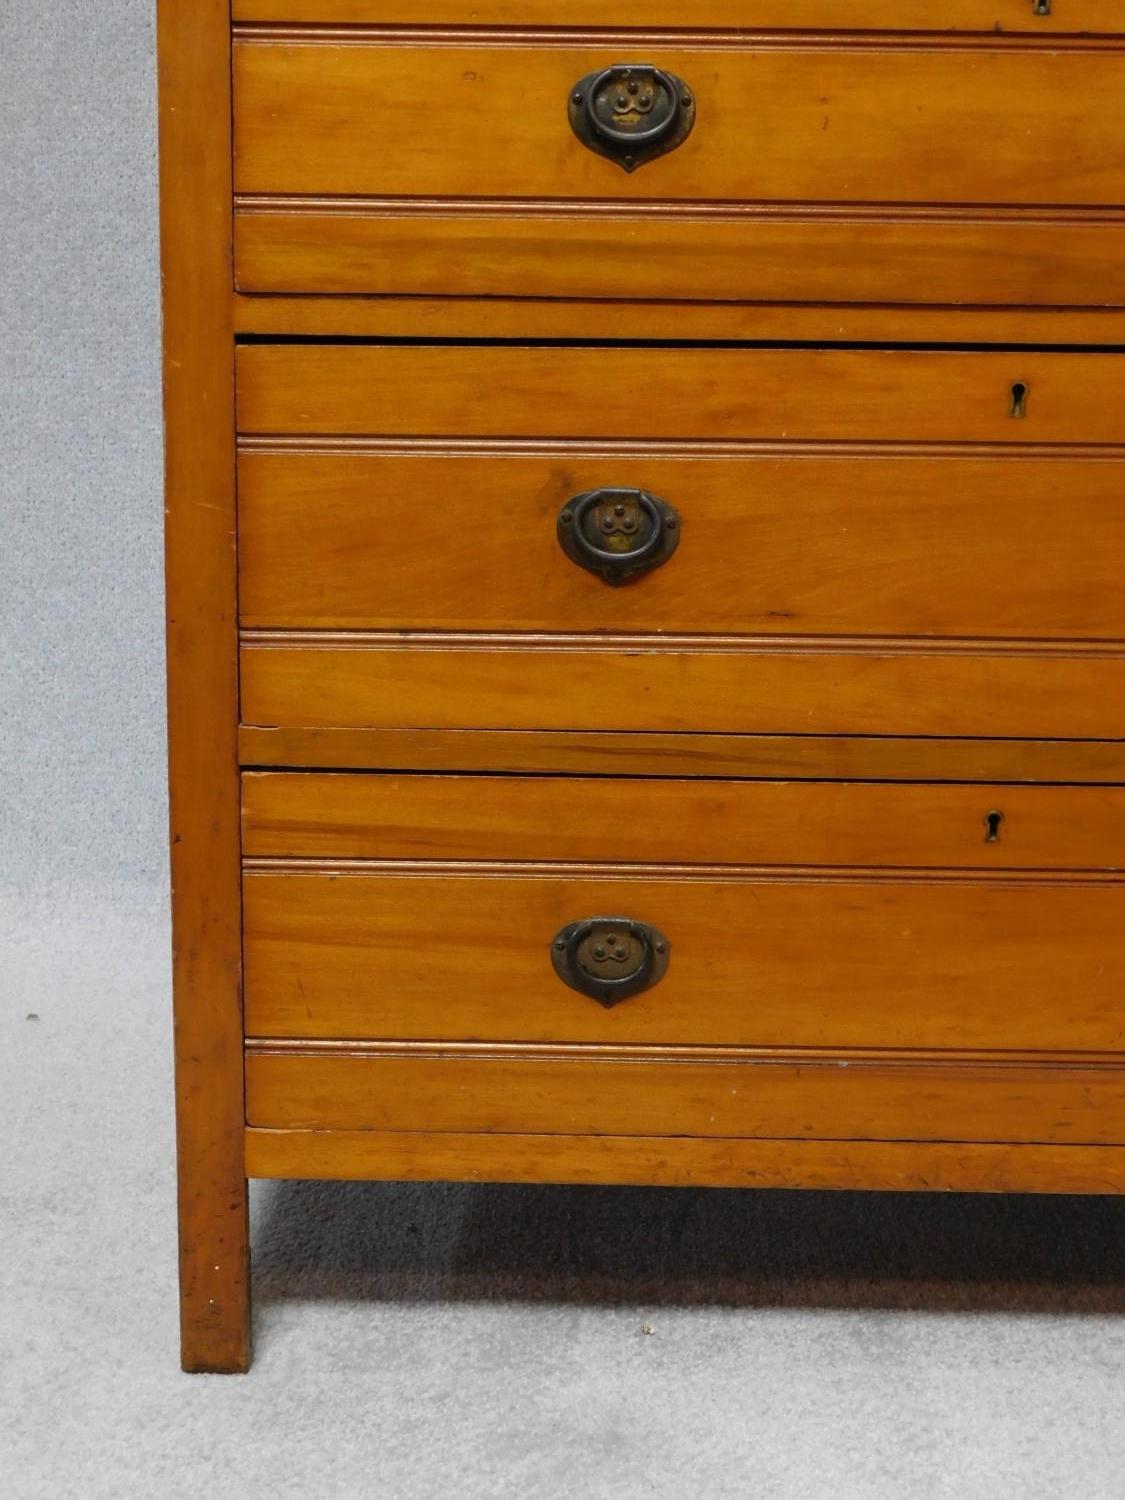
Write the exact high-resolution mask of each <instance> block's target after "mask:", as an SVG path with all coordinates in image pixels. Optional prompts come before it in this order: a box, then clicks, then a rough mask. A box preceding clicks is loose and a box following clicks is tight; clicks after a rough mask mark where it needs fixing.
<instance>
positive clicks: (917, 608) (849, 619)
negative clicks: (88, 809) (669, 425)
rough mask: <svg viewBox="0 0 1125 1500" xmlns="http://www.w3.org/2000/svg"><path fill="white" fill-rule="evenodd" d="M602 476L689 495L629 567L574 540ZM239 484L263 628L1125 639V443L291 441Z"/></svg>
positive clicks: (249, 606) (676, 498) (241, 521)
mask: <svg viewBox="0 0 1125 1500" xmlns="http://www.w3.org/2000/svg"><path fill="white" fill-rule="evenodd" d="M1123 264H1125V261H1123ZM606 485H610V486H625V487H630V488H635V489H642V490H647V491H649V492H650V493H652V494H655V495H658V496H660V497H661V498H663V499H664V500H666V501H667V502H668V503H670V504H671V505H673V506H674V507H675V508H676V510H677V511H678V513H679V517H680V534H681V537H682V541H681V543H680V545H679V548H678V550H677V551H676V553H675V555H674V556H673V557H672V559H671V560H670V561H669V562H668V563H667V564H665V565H664V566H663V567H661V568H659V569H657V570H656V571H654V572H652V573H650V574H648V575H647V576H645V577H644V578H642V579H640V580H638V581H637V582H636V583H634V584H632V585H630V586H628V587H625V588H614V587H610V586H608V585H607V584H605V583H604V582H603V581H602V580H601V579H600V578H598V577H596V576H594V575H593V574H591V573H588V572H586V571H584V570H583V569H582V568H579V567H577V566H576V565H575V564H574V563H573V562H571V561H570V560H569V559H568V558H567V556H566V555H565V554H564V553H563V551H562V549H561V548H560V546H559V542H558V538H557V521H558V516H559V513H560V511H561V510H562V509H564V508H565V506H566V504H567V502H568V501H570V500H572V499H573V498H574V497H575V496H577V495H579V494H582V493H583V492H586V491H590V490H595V489H598V488H600V487H603V486H606ZM238 492H239V517H238V525H239V559H240V579H239V584H240V609H241V617H242V622H243V624H244V625H249V626H259V627H271V626H281V627H293V628H302V627H303V628H309V629H374V630H381V629H390V630H395V629H421V630H425V629H439V630H470V631H474V630H494V629H499V630H531V631H550V630H564V631H566V630H571V629H573V628H575V626H576V625H577V624H579V623H581V626H582V628H583V629H585V630H589V631H613V630H624V631H627V632H633V631H650V630H651V631H663V630H671V631H685V632H693V631H700V632H707V631H719V632H729V631H747V632H752V633H772V632H777V633H782V634H786V635H790V634H812V635H831V634H843V635H863V634H874V635H880V634H888V633H890V634H896V635H907V636H909V635H921V636H930V635H932V636H976V637H984V636H998V637H1004V636H1007V637H1015V638H1027V637H1034V636H1038V635H1043V634H1049V635H1051V636H1053V637H1055V638H1068V637H1073V638H1087V639H1091V640H1107V639H1122V638H1123V637H1125V591H1123V590H1122V587H1121V566H1120V558H1121V557H1122V555H1123V554H1125V504H1123V503H1122V495H1123V493H1125V463H1123V462H1122V460H1120V459H1116V460H1083V459H1065V458H1049V459H1048V458H1038V457H1032V456H1023V457H1020V458H1017V459H1014V460H1012V461H1008V462H1005V461H1003V460H1001V459H996V458H973V459H968V458H958V457H956V456H952V457H951V456H937V455H934V454H932V453H931V454H927V455H915V456H905V455H902V454H894V455H880V454H878V453H869V454H867V455H855V454H850V455H848V456H844V455H841V454H837V455H834V456H831V457H825V456H822V455H819V454H816V453H809V452H808V451H802V450H799V449H797V450H794V451H791V452H789V453H783V454H780V455H778V454H760V453H753V452H749V453H748V452H745V451H739V450H738V449H737V448H733V447H731V448H728V449H727V450H725V451H724V450H723V449H722V448H718V449H714V450H712V451H710V452H702V453H700V452H697V451H689V452H685V451H683V450H682V449H677V448H675V447H674V446H665V447H664V449H663V451H661V449H660V447H659V446H658V445H653V444H645V445H644V446H643V447H637V446H635V445H634V446H628V445H623V446H619V447H612V446H611V447H606V448H604V449H603V450H601V451H598V450H596V449H591V448H589V447H586V448H583V447H581V446H576V445H566V446H562V447H556V448H551V447H550V446H544V447H541V448H540V449H538V450H532V451H525V450H514V449H512V448H504V447H502V446H495V445H494V446H492V447H490V448H487V449H486V450H485V451H483V452H481V451H477V450H473V449H466V450H464V451H461V452H449V451H447V450H444V449H435V447H434V446H432V445H426V444H413V445H405V446H401V447H390V448H384V449H381V450H380V449H377V448H373V449H370V450H369V449H352V450H346V449H338V450H335V451H323V450H320V449H318V448H308V449H302V448H301V447H299V446H297V447H290V448H288V449H286V448H285V447H284V446H282V447H279V448H277V449H268V448H262V449H251V450H250V451H244V452H243V453H242V454H241V456H240V459H239V468H238Z"/></svg>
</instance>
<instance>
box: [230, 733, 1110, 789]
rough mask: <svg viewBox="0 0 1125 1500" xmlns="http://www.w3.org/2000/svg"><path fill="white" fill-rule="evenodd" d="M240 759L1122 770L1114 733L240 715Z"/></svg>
mask: <svg viewBox="0 0 1125 1500" xmlns="http://www.w3.org/2000/svg"><path fill="white" fill-rule="evenodd" d="M239 755H240V757H241V760H242V764H243V765H244V766H246V767H248V768H263V769H268V768H272V767H292V768H294V769H307V768H313V769H317V770H336V771H349V770H350V771H364V770H370V771H382V770H387V771H511V772H520V771H525V772H538V773H543V772H557V773H563V774H581V773H587V774H596V775H604V774H606V773H612V774H614V775H618V776H729V777H765V778H769V777H804V778H811V779H825V778H830V779H831V778H836V777H840V778H843V779H845V780H849V781H857V780H858V781H980V782H988V781H993V782H1028V783H1085V784H1093V785H1102V784H1106V785H1112V784H1116V783H1122V782H1125V744H1122V743H1120V742H1118V741H1112V740H1111V741H1106V740H1007V739H1002V740H968V739H903V738H891V737H885V738H879V737H867V738H856V737H846V736H845V737H841V736H831V735H753V734H690V735H682V734H612V733H594V734H568V733H564V732H563V733H548V732H545V731H539V730H511V731H505V730H493V731H489V730H476V729H467V730H460V729H324V728H299V727H270V726H259V725H254V724H244V725H243V726H242V728H241V729H240V730H239Z"/></svg>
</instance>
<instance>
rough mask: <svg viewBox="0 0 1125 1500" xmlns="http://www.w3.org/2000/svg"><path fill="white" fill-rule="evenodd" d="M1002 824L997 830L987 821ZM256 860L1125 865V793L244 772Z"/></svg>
mask: <svg viewBox="0 0 1125 1500" xmlns="http://www.w3.org/2000/svg"><path fill="white" fill-rule="evenodd" d="M992 811H1000V812H1001V813H1002V821H1001V822H1000V824H999V826H998V828H997V829H996V830H995V833H996V837H995V839H994V840H991V841H990V839H989V834H990V833H991V832H992V831H993V830H991V829H990V828H989V826H988V822H987V815H988V814H989V812H992ZM242 849H243V854H244V855H245V856H247V857H250V858H283V859H290V858H300V859H374V860H430V859H433V860H516V861H541V862H552V861H563V862H565V863H570V864H577V863H586V862H589V863H592V864H599V863H606V864H619V865H630V864H660V863H662V862H667V863H675V864H684V865H694V864H701V865H727V864H729V865H789V866H794V865H798V866H799V865H827V866H843V865H851V866H856V865H861V866H870V867H872V868H881V869H939V870H940V869H946V870H980V871H989V872H996V871H1001V870H1109V871H1112V870H1120V869H1125V787H1012V786H894V785H880V784H878V783H858V784H857V783H848V782H844V781H834V782H808V781H792V782H785V781H734V782H731V781H727V782H723V781H713V780H706V781H700V780H690V781H673V780H650V779H644V778H640V777H631V778H630V779H629V780H628V781H625V782H622V781H621V780H615V779H613V778H609V777H571V776H566V777H546V776H534V777H518V776H504V777H497V776H452V775H443V776H389V775H383V776H347V775H316V774H315V773H311V772H310V773H307V774H304V775H294V774H285V773H270V772H258V773H249V774H247V775H244V776H243V778H242Z"/></svg>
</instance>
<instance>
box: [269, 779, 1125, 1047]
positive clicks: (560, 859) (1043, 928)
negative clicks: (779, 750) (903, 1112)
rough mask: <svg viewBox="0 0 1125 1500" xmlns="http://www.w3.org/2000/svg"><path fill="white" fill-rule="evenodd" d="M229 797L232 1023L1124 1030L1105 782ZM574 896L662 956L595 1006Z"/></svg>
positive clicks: (385, 783) (1121, 935) (420, 1028)
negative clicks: (557, 951) (581, 962)
mask: <svg viewBox="0 0 1125 1500" xmlns="http://www.w3.org/2000/svg"><path fill="white" fill-rule="evenodd" d="M243 798H244V851H245V853H246V856H247V861H248V862H247V869H246V875H245V885H244V908H245V964H246V974H245V981H246V984H245V1007H246V1010H245V1014H246V1029H247V1034H248V1035H249V1036H252V1037H269V1038H294V1039H301V1038H307V1039H329V1038H342V1039H359V1040H364V1039H371V1040H383V1039H388V1040H434V1041H449V1042H465V1041H498V1042H517V1043H519V1042H559V1043H595V1044H613V1043H621V1044H625V1045H633V1044H657V1045H661V1044H665V1045H711V1046H761V1047H811V1048H819V1047H825V1048H839V1047H859V1048H923V1049H926V1048H934V1049H937V1048H960V1049H981V1050H996V1051H1013V1052H1018V1051H1023V1050H1027V1051H1066V1052H1072V1051H1103V1050H1116V1049H1118V1048H1120V1047H1121V1045H1122V1042H1123V1041H1125V1012H1123V1011H1122V1007H1121V995H1122V993H1123V992H1125V921H1123V918H1125V884H1123V883H1122V882H1121V881H1120V879H1119V878H1115V874H1116V870H1117V866H1118V864H1119V863H1120V861H1121V858H1122V855H1121V851H1122V850H1123V849H1125V788H1115V787H1085V788H1066V787H1010V786H1005V787H996V786H992V787H989V786H958V787H952V786H922V785H898V786H884V785H878V784H872V785H848V784H842V783H782V782H740V781H702V780H700V781H664V780H652V779H618V780H612V779H609V778H606V779H581V778H557V777H543V778H518V777H473V776H468V777H463V776H384V775H355V774H351V775H348V774H342V775H315V774H311V773H304V772H301V773H290V774H285V773H261V774H254V775H247V776H246V777H245V778H244V788H243ZM591 919H615V920H616V921H617V922H618V923H619V924H624V923H627V922H635V923H638V924H642V925H643V927H644V928H645V929H647V930H653V931H655V932H656V933H657V934H658V935H660V939H661V940H662V941H664V942H666V944H667V945H668V952H667V953H666V954H664V955H662V958H666V959H667V972H666V973H664V975H663V977H661V978H659V980H658V982H655V983H653V984H652V985H651V987H649V988H645V989H644V990H643V992H638V993H635V994H633V995H631V996H630V997H629V998H626V999H623V1000H621V1002H620V1003H619V1004H615V1005H613V1006H612V1008H609V1009H606V1008H603V1004H602V1003H599V1002H601V1001H604V999H605V998H606V997H605V996H603V995H599V994H590V993H584V992H581V991H580V990H577V989H575V988H573V987H571V985H570V984H569V983H568V982H564V980H563V979H562V978H561V977H560V976H559V974H558V973H557V972H556V968H555V965H554V962H553V951H552V945H553V944H555V943H556V942H558V941H559V940H560V934H562V933H563V932H564V931H566V930H567V929H568V928H570V927H571V925H572V924H575V923H583V922H587V921H589V920H591ZM622 930H624V928H622ZM611 956H612V955H611ZM635 958H637V955H634V959H635ZM630 962H633V959H630ZM611 967H612V966H611ZM621 972H622V973H625V972H626V971H625V969H622V970H621Z"/></svg>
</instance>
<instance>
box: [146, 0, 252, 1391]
mask: <svg viewBox="0 0 1125 1500" xmlns="http://www.w3.org/2000/svg"><path fill="white" fill-rule="evenodd" d="M158 24H159V45H160V162H161V173H160V175H161V198H160V206H161V219H162V228H163V274H164V397H165V417H166V485H167V525H166V555H167V580H168V718H169V752H170V761H171V773H170V774H171V825H172V828H171V832H172V896H173V902H172V917H173V931H174V945H175V953H174V988H175V1014H176V1102H177V1129H178V1160H179V1209H180V1293H181V1350H182V1360H183V1365H184V1368H185V1369H186V1370H216V1371H228V1370H229V1371H239V1370H244V1369H246V1368H247V1366H248V1364H249V1361H250V1328H249V1295H250V1293H249V1251H248V1238H247V1222H246V1172H245V1166H244V1163H243V1151H242V1131H243V1106H242V1011H241V941H242V934H241V918H240V886H239V828H238V769H237V766H238V756H237V744H236V731H237V720H238V687H237V681H238V679H237V639H236V630H237V621H236V578H235V549H234V516H235V502H234V421H233V412H234V364H233V327H232V323H231V306H230V286H231V263H230V237H231V200H230V77H229V74H230V69H229V52H230V37H229V14H228V7H227V5H226V3H225V0H160V3H159V6H158Z"/></svg>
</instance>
